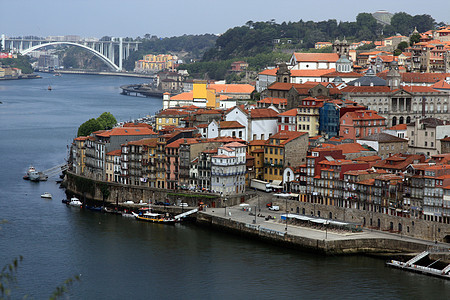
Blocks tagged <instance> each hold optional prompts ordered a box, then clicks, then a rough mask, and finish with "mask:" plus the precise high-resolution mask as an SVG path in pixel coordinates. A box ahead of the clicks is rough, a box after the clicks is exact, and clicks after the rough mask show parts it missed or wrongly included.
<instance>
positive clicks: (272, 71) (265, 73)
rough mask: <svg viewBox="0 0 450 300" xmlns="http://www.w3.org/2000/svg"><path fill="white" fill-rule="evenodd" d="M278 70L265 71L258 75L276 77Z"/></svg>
mask: <svg viewBox="0 0 450 300" xmlns="http://www.w3.org/2000/svg"><path fill="white" fill-rule="evenodd" d="M277 71H278V68H275V69H265V70H263V71H261V72H259V74H260V75H269V76H276V75H277Z"/></svg>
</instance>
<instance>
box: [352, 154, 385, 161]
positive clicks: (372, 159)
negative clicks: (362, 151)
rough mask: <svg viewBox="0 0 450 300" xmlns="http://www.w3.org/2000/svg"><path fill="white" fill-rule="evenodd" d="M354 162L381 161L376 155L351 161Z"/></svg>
mask: <svg viewBox="0 0 450 300" xmlns="http://www.w3.org/2000/svg"><path fill="white" fill-rule="evenodd" d="M353 160H354V161H365V162H374V161H379V160H381V157H379V156H378V155H370V156H361V157H357V158H354V159H353Z"/></svg>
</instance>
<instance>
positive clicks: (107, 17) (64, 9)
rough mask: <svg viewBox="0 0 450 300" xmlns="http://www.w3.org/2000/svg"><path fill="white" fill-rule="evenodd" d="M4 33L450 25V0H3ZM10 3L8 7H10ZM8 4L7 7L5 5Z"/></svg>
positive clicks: (161, 33)
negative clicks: (384, 15)
mask: <svg viewBox="0 0 450 300" xmlns="http://www.w3.org/2000/svg"><path fill="white" fill-rule="evenodd" d="M0 3H3V5H2V6H3V8H7V9H2V14H1V16H0V34H5V35H6V36H8V37H17V36H27V35H35V36H40V37H46V36H50V35H79V36H81V37H97V38H101V37H103V36H113V37H133V38H135V37H138V36H141V37H143V36H144V35H145V34H147V33H148V34H151V35H156V36H158V37H171V36H180V35H183V34H205V33H211V34H221V33H224V32H225V31H226V30H227V29H229V28H233V27H236V26H242V25H244V24H245V23H246V22H247V21H250V20H251V21H254V22H256V21H269V20H271V19H275V22H276V23H282V22H284V21H286V22H288V21H292V22H295V21H299V20H300V19H302V20H304V21H309V20H312V21H322V20H328V19H336V20H338V21H355V20H356V16H357V15H358V13H360V12H368V13H373V12H376V11H378V10H387V11H389V12H391V13H396V12H402V11H404V12H406V13H408V14H410V15H422V14H429V15H431V16H432V17H433V18H434V19H435V20H436V21H437V22H441V21H442V22H445V23H447V24H448V23H450V14H449V12H450V1H448V0H439V1H438V0H428V1H421V0H409V1H404V0H395V1H393V0H377V1H364V0H359V1H353V0H352V1H350V0H340V1H336V0H320V1H318V2H317V4H315V3H316V2H315V1H311V0H307V1H305V0H290V1H287V0H276V1H261V0H258V1H256V0H221V1H216V0H170V1H162V0H159V1H155V0H0ZM6 3H7V4H6ZM5 5H6V6H5Z"/></svg>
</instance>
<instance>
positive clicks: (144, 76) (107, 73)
mask: <svg viewBox="0 0 450 300" xmlns="http://www.w3.org/2000/svg"><path fill="white" fill-rule="evenodd" d="M40 72H42V71H40ZM43 73H56V72H43ZM57 73H60V74H79V75H104V76H120V77H136V78H154V77H155V75H154V74H141V73H132V72H106V71H85V70H58V71H57Z"/></svg>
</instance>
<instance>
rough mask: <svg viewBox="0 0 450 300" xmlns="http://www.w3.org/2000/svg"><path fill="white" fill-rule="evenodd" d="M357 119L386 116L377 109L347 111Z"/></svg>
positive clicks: (376, 118) (383, 118)
mask: <svg viewBox="0 0 450 300" xmlns="http://www.w3.org/2000/svg"><path fill="white" fill-rule="evenodd" d="M345 115H348V116H349V117H351V118H352V119H353V120H354V121H355V120H385V119H386V118H385V117H382V116H380V115H378V113H377V112H376V111H375V110H356V111H350V112H347V113H345ZM345 115H344V116H345Z"/></svg>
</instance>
